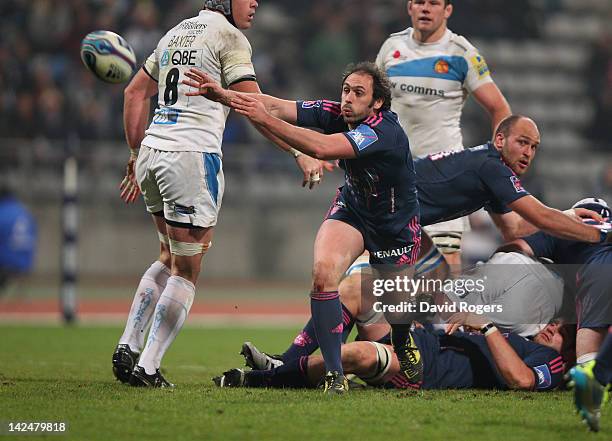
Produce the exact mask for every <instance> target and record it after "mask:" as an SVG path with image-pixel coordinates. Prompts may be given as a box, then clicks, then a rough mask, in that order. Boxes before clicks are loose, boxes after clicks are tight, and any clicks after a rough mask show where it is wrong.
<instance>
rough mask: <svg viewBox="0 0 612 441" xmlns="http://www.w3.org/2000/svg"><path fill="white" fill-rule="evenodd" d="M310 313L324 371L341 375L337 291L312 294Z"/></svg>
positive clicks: (340, 333) (339, 316)
mask: <svg viewBox="0 0 612 441" xmlns="http://www.w3.org/2000/svg"><path fill="white" fill-rule="evenodd" d="M310 311H311V313H312V321H313V324H314V328H315V332H316V335H317V340H318V341H319V346H320V347H321V353H322V354H323V360H325V370H326V371H337V372H339V373H341V374H342V373H343V370H342V357H341V353H340V347H341V346H342V332H343V330H344V326H343V324H342V308H341V307H340V296H339V294H338V291H329V292H312V293H311V294H310Z"/></svg>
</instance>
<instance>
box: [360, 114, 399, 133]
mask: <svg viewBox="0 0 612 441" xmlns="http://www.w3.org/2000/svg"><path fill="white" fill-rule="evenodd" d="M361 124H363V125H366V126H368V127H370V128H372V129H375V130H378V131H388V130H392V129H399V130H401V131H402V132H403V129H402V126H401V125H400V123H399V119H398V118H397V115H396V114H395V112H392V111H390V110H381V111H380V112H378V113H377V114H375V115H372V116H370V117H369V118H366V119H365V120H364V121H363V122H362V123H361Z"/></svg>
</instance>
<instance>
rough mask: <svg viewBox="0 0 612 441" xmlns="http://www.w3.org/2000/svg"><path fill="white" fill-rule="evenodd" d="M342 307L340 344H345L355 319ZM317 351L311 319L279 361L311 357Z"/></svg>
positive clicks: (317, 342) (317, 345) (316, 341)
mask: <svg viewBox="0 0 612 441" xmlns="http://www.w3.org/2000/svg"><path fill="white" fill-rule="evenodd" d="M341 306H342V325H343V328H344V329H343V330H342V343H345V342H346V339H347V338H348V336H349V334H350V333H351V330H352V329H353V325H354V324H355V318H354V317H353V314H351V311H349V310H348V309H347V307H346V306H344V303H341ZM317 349H319V341H318V340H317V337H316V333H315V329H314V322H313V321H312V318H311V319H310V320H308V323H306V326H304V329H302V331H301V332H300V333H299V334H298V335H297V336H296V337H295V339H294V340H293V343H291V346H289V347H288V348H287V350H286V351H285V352H284V353H283V355H281V359H282V360H283V361H284V362H287V361H289V360H295V359H296V358H300V357H303V356H305V355H311V354H312V353H313V352H314V351H316V350H317Z"/></svg>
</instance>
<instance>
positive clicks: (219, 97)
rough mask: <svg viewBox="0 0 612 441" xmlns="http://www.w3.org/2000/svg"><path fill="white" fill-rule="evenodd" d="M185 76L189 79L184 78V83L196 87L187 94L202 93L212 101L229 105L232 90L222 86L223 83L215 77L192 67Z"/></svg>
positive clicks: (197, 94)
mask: <svg viewBox="0 0 612 441" xmlns="http://www.w3.org/2000/svg"><path fill="white" fill-rule="evenodd" d="M185 76H186V77H187V78H189V79H188V80H183V81H182V83H183V84H184V85H186V86H189V87H193V88H194V89H196V90H192V91H189V92H187V93H186V94H185V95H187V96H199V95H201V96H204V97H206V98H208V99H209V100H211V101H216V102H218V103H221V104H224V105H226V106H229V101H230V95H231V94H230V91H228V90H226V89H224V88H223V87H221V85H220V84H219V83H217V82H216V81H215V80H214V79H212V78H211V77H210V76H209V75H208V74H206V73H205V72H202V71H201V70H199V69H196V68H194V67H192V68H191V69H189V70H188V71H187V72H185Z"/></svg>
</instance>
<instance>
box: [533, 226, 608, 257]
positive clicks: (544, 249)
mask: <svg viewBox="0 0 612 441" xmlns="http://www.w3.org/2000/svg"><path fill="white" fill-rule="evenodd" d="M523 240H524V241H525V242H527V244H528V245H529V246H530V247H531V249H532V250H533V254H534V255H535V256H536V257H546V258H547V259H551V260H552V261H553V262H555V263H557V264H563V265H569V264H574V265H582V264H584V263H587V262H588V261H589V260H590V259H591V257H593V256H594V255H595V254H597V253H599V252H602V251H605V250H609V251H612V244H610V243H588V242H578V241H573V240H565V239H560V238H558V237H554V236H551V235H550V234H548V233H544V232H543V231H539V232H537V233H535V234H532V235H531V236H528V237H525V238H523Z"/></svg>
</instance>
